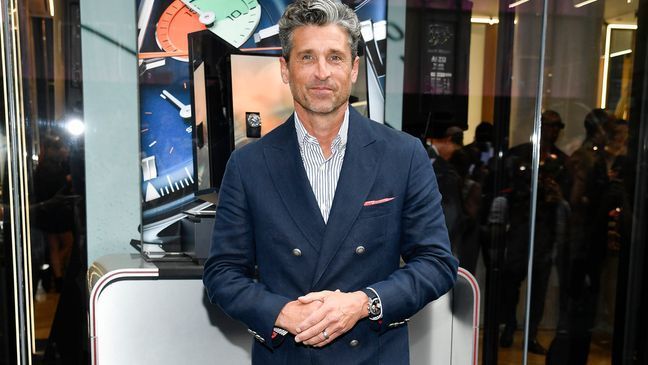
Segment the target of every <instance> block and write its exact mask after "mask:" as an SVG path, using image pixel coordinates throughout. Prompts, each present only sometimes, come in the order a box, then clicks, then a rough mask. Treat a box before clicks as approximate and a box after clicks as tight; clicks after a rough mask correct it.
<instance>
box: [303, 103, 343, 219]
mask: <svg viewBox="0 0 648 365" xmlns="http://www.w3.org/2000/svg"><path fill="white" fill-rule="evenodd" d="M295 129H296V130H297V141H298V142H299V152H300V154H301V157H302V161H303V162H304V169H305V170H306V175H307V176H308V181H309V182H310V185H311V188H312V189H313V194H315V199H316V200H317V205H318V206H319V208H320V212H321V213H322V218H324V222H325V223H326V222H328V217H329V214H330V213H331V205H332V204H333V198H334V197H335V188H336V187H337V183H338V179H339V177H340V171H341V170H342V162H344V153H345V151H346V144H347V135H348V132H349V109H347V111H346V113H344V120H343V121H342V126H340V131H339V132H338V134H337V136H336V137H335V138H334V139H333V142H331V156H329V158H324V154H323V153H322V148H321V147H320V144H319V142H318V141H317V138H315V137H313V136H311V135H310V134H308V132H307V131H306V128H304V125H303V124H302V123H301V121H300V120H299V117H298V116H297V113H295Z"/></svg>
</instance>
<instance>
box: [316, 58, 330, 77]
mask: <svg viewBox="0 0 648 365" xmlns="http://www.w3.org/2000/svg"><path fill="white" fill-rule="evenodd" d="M330 67H331V66H330V65H329V64H328V62H327V60H326V57H320V58H318V59H317V66H316V70H315V76H316V77H317V78H318V79H320V80H326V79H328V78H329V76H331V68H330Z"/></svg>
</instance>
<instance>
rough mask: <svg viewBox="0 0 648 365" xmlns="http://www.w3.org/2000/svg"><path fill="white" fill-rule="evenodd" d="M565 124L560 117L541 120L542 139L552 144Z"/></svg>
mask: <svg viewBox="0 0 648 365" xmlns="http://www.w3.org/2000/svg"><path fill="white" fill-rule="evenodd" d="M564 126H565V125H564V124H563V123H562V121H561V120H560V119H548V120H547V121H543V122H542V141H543V142H544V143H549V144H554V143H556V141H558V137H560V131H562V129H563V127H564Z"/></svg>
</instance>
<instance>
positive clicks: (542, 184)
mask: <svg viewBox="0 0 648 365" xmlns="http://www.w3.org/2000/svg"><path fill="white" fill-rule="evenodd" d="M583 126H584V129H585V133H584V135H585V138H584V140H583V142H582V145H581V146H580V147H579V148H578V149H577V150H576V151H574V152H573V153H572V154H571V156H568V154H567V153H565V152H564V151H562V150H561V149H560V148H559V147H558V146H557V142H558V140H559V138H560V136H561V131H562V130H563V129H564V128H565V123H564V122H563V120H562V118H561V116H560V114H559V113H558V112H556V111H553V110H546V111H544V112H543V113H542V116H541V135H540V138H539V142H540V147H539V150H540V154H539V170H538V178H537V181H534V179H533V152H534V148H533V147H534V146H533V144H532V143H531V142H528V143H523V144H520V145H516V146H513V147H511V148H509V149H508V151H506V152H505V153H504V154H503V156H502V158H501V159H500V165H499V166H502V170H503V171H500V173H499V175H500V177H502V176H503V178H500V179H499V183H498V186H495V184H494V180H495V177H494V176H495V175H496V171H494V163H495V162H494V161H495V158H494V157H495V156H494V138H493V137H494V133H493V125H492V124H490V123H488V122H482V123H481V124H479V126H478V127H477V129H476V131H475V140H474V142H473V143H470V144H468V145H464V144H463V130H462V129H461V128H458V127H455V126H451V125H447V124H446V125H444V124H441V123H439V125H437V126H433V128H431V130H430V132H429V133H428V136H427V139H426V142H427V143H426V144H427V148H428V154H429V156H430V159H431V161H432V163H433V166H434V169H435V173H436V176H437V179H438V181H439V190H440V191H441V193H442V195H443V200H442V204H443V208H444V213H445V218H446V224H447V226H448V232H449V235H450V241H451V243H452V250H453V253H454V254H455V255H456V256H457V257H458V259H459V260H460V265H461V266H462V267H463V268H465V269H467V270H468V271H470V272H473V273H474V272H475V271H476V269H477V264H478V259H479V257H480V253H481V257H482V258H483V262H484V264H485V266H486V267H488V266H489V265H490V263H491V257H490V256H491V254H492V250H489V247H491V245H492V244H493V242H491V241H492V237H493V235H492V232H491V230H492V229H494V228H493V226H494V223H498V226H499V227H504V234H503V235H502V238H503V240H504V242H503V244H502V247H503V248H504V252H503V262H502V264H501V268H502V274H501V278H502V283H501V292H500V296H499V306H498V307H499V322H500V323H501V324H502V325H503V328H502V331H501V334H500V346H501V347H511V346H512V345H513V342H514V333H515V330H516V329H517V328H518V322H517V315H516V314H517V307H518V303H519V298H520V289H521V287H522V285H523V283H524V282H525V280H526V279H527V271H528V264H529V247H530V245H529V243H530V237H531V232H530V229H531V222H532V216H531V214H532V212H534V213H535V226H534V234H533V237H534V240H533V241H534V246H533V261H532V263H533V266H532V279H531V282H532V283H531V284H532V286H531V293H530V296H531V298H530V310H529V342H528V349H529V351H530V352H532V353H535V354H541V355H545V354H547V352H548V350H547V348H546V347H545V346H546V345H547V344H545V345H543V344H541V343H540V342H539V341H538V339H537V333H538V327H539V325H540V322H541V320H542V318H543V313H544V311H545V308H544V306H545V301H546V298H547V293H548V284H549V279H550V275H551V272H552V270H553V269H554V268H555V270H556V271H555V272H556V273H557V279H558V286H559V288H558V311H557V312H558V318H557V325H556V334H557V335H556V339H555V340H554V341H553V343H552V344H551V349H550V350H549V352H550V354H549V355H550V356H551V355H552V354H551V353H552V352H560V351H562V349H569V350H568V352H569V358H570V362H569V363H570V364H584V363H586V360H587V353H588V352H589V346H590V343H591V335H592V329H593V328H594V326H595V325H596V322H597V316H598V317H599V318H602V317H603V320H604V321H608V322H609V323H612V320H611V317H612V316H613V313H614V300H613V298H614V294H613V293H611V291H613V290H614V278H615V277H616V275H615V274H614V272H613V271H614V267H615V266H614V262H615V260H616V258H617V257H618V252H619V250H620V247H621V245H622V234H621V229H622V228H621V224H622V220H621V219H620V217H621V215H622V214H623V208H624V203H623V201H624V187H623V178H624V168H625V162H626V153H627V136H628V123H627V121H625V120H622V119H617V118H615V117H614V116H613V115H611V114H608V113H607V112H606V111H605V110H602V109H594V110H592V111H591V112H590V113H588V114H587V116H586V117H585V120H584V122H583ZM534 183H537V189H536V190H535V191H536V193H537V196H536V197H535V200H534V199H533V196H532V193H533V192H534V190H533V186H534ZM531 204H535V209H534V210H532V209H531ZM609 269H611V270H609ZM606 275H607V277H606ZM602 294H605V295H603V296H604V297H605V298H608V300H600V298H601V296H602ZM610 298H612V299H610ZM599 302H600V303H602V305H597V303H599ZM602 313H603V314H602ZM561 356H562V355H561ZM563 360H564V358H563Z"/></svg>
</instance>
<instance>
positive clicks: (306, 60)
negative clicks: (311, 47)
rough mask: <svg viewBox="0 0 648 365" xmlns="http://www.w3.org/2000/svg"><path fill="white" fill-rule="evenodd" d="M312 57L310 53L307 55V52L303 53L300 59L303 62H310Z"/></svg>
mask: <svg viewBox="0 0 648 365" xmlns="http://www.w3.org/2000/svg"><path fill="white" fill-rule="evenodd" d="M314 59H315V58H314V57H313V56H312V55H309V54H305V55H303V56H302V61H305V62H310V61H312V60H314Z"/></svg>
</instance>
